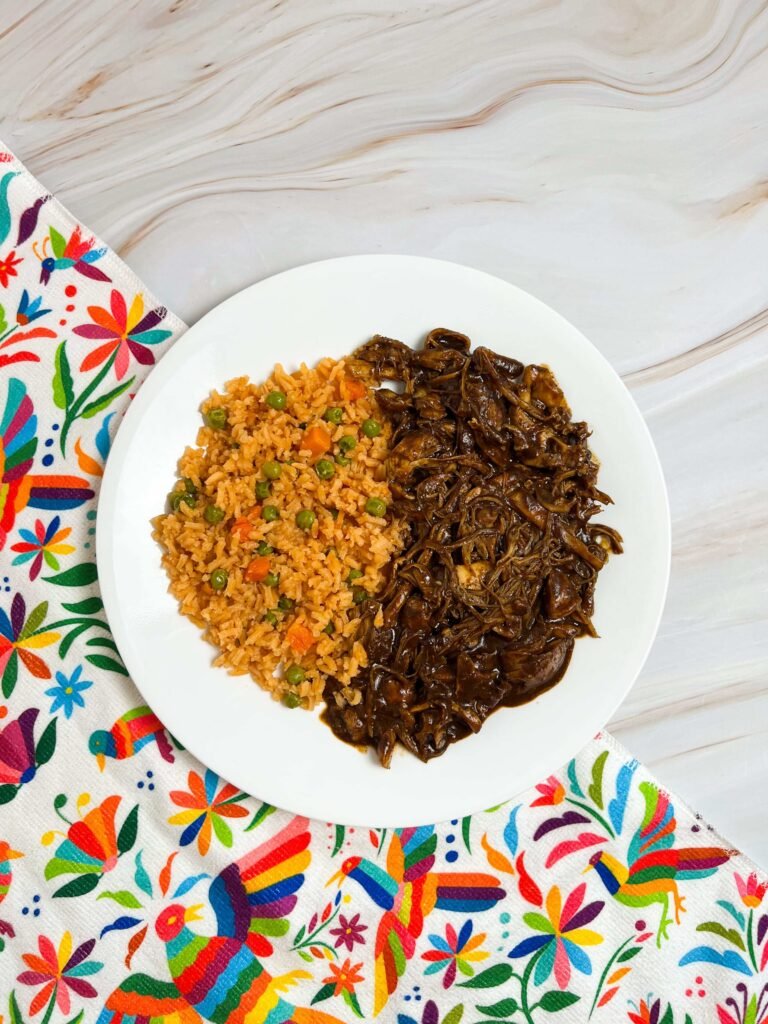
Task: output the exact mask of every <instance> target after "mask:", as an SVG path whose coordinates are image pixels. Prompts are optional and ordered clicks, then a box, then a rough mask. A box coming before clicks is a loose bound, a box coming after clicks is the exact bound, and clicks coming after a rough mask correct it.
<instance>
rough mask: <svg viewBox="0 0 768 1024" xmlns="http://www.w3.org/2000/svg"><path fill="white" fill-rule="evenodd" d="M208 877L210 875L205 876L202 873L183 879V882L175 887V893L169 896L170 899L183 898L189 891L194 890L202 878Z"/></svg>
mask: <svg viewBox="0 0 768 1024" xmlns="http://www.w3.org/2000/svg"><path fill="white" fill-rule="evenodd" d="M210 877H211V876H210V875H207V874H206V873H205V872H203V873H202V874H200V875H192V877H191V878H185V879H184V881H183V882H181V883H180V884H179V885H178V886H177V887H176V891H175V892H174V893H173V894H172V895H171V899H174V900H175V899H178V898H179V896H185V895H186V894H187V893H188V892H189V890H190V889H192V888H194V886H196V885H197V883H198V882H199V881H201V880H202V879H203V878H210Z"/></svg>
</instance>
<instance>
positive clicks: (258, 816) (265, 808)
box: [243, 803, 275, 832]
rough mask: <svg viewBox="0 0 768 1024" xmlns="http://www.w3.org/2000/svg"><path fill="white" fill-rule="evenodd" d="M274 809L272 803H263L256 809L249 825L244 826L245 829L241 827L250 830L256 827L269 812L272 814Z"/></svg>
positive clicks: (245, 830)
mask: <svg viewBox="0 0 768 1024" xmlns="http://www.w3.org/2000/svg"><path fill="white" fill-rule="evenodd" d="M274 811H275V808H274V807H273V806H272V804H268V803H263V804H262V805H261V807H260V808H259V809H258V811H256V813H255V814H254V816H253V820H252V821H251V822H250V824H249V825H247V826H246V828H245V829H243V831H244V832H251V831H252V830H253V829H255V828H258V827H259V825H260V824H261V823H262V821H264V819H265V818H268V817H269V816H270V814H274Z"/></svg>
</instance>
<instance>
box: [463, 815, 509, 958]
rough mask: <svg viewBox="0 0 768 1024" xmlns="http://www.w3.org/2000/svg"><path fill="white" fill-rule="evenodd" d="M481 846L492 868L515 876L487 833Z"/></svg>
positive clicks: (505, 858)
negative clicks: (492, 844) (489, 839)
mask: <svg viewBox="0 0 768 1024" xmlns="http://www.w3.org/2000/svg"><path fill="white" fill-rule="evenodd" d="M480 845H481V846H482V848H483V849H484V850H485V856H486V857H487V859H488V863H489V864H490V865H491V867H492V868H495V869H496V870H497V871H505V872H506V873H507V874H509V875H514V873H515V869H514V867H513V866H512V864H511V863H510V861H509V859H508V858H507V857H505V856H504V854H503V853H501V851H500V850H496V849H495V848H494V847H493V846H491V844H490V842H489V841H488V833H487V832H484V833H483V838H482V839H481V840H480ZM459 967H461V961H459Z"/></svg>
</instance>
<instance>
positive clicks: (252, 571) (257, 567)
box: [245, 556, 269, 583]
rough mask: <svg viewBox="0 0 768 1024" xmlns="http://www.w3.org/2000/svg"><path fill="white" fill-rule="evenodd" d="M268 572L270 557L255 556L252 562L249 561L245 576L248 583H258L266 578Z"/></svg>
mask: <svg viewBox="0 0 768 1024" xmlns="http://www.w3.org/2000/svg"><path fill="white" fill-rule="evenodd" d="M268 572H269V559H268V558H267V557H266V556H265V557H263V558H254V559H253V561H252V562H249V563H248V568H247V569H246V570H245V578H246V581H247V582H248V583H258V582H259V581H260V580H263V579H264V577H265V576H266V575H267V573H268Z"/></svg>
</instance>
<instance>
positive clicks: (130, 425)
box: [95, 253, 672, 827]
mask: <svg viewBox="0 0 768 1024" xmlns="http://www.w3.org/2000/svg"><path fill="white" fill-rule="evenodd" d="M361 262H367V263H368V264H369V266H373V264H375V263H379V264H388V265H393V264H397V263H404V262H405V263H412V264H414V265H424V264H429V265H434V264H438V265H440V266H442V267H444V268H452V269H453V270H454V271H456V270H458V271H461V272H462V273H465V274H469V275H476V276H478V277H480V278H485V279H489V280H490V281H491V282H493V283H494V284H495V285H496V286H498V285H503V286H504V287H505V288H507V289H510V290H512V291H514V292H517V293H518V294H521V295H523V296H525V297H526V298H527V299H530V300H532V301H533V302H534V303H535V304H536V305H537V306H539V307H542V308H543V310H544V311H545V312H546V313H547V315H549V316H550V317H553V318H555V319H556V320H558V321H560V322H561V323H562V324H563V325H564V327H565V328H566V329H568V330H569V331H570V332H572V333H573V334H574V336H578V339H579V344H580V345H582V346H585V347H586V348H587V349H588V350H590V352H591V355H592V357H593V358H594V359H596V360H598V362H600V363H601V364H602V368H603V370H604V371H605V372H607V373H609V374H610V375H611V376H612V377H613V378H614V381H615V382H616V383H618V385H619V386H620V388H621V390H622V392H623V395H624V398H625V400H626V401H627V402H628V403H629V404H630V406H631V407H632V408H633V410H634V413H635V414H636V417H635V418H636V423H637V426H638V427H639V429H640V432H641V433H642V434H643V438H644V441H645V443H646V448H647V451H648V453H649V454H650V455H651V456H652V460H651V466H650V468H651V470H652V471H653V473H654V475H655V477H656V482H657V484H658V487H657V499H660V501H661V506H662V511H663V524H660V525H663V537H661V538H660V541H659V544H660V551H659V554H660V555H661V556H663V582H662V586H661V587H659V588H658V592H657V593H658V596H657V599H656V600H657V608H656V612H655V616H654V619H653V623H652V628H651V629H650V630H649V632H648V638H647V641H646V643H645V646H644V649H643V650H642V656H641V657H638V662H637V668H636V670H635V672H634V674H633V676H632V678H631V679H629V680H628V682H627V683H626V686H625V687H623V688H621V689H619V690H617V695H616V699H615V700H613V701H612V702H611V710H610V713H609V714H608V715H607V717H606V722H607V721H610V719H611V717H612V716H613V715H614V714H615V713H616V711H617V709H618V708H619V707H620V706H621V704H622V703H623V702H624V700H625V699H626V697H627V695H628V694H629V692H630V691H631V689H632V687H633V686H634V685H635V683H636V681H637V678H638V676H639V675H640V672H641V671H642V669H643V667H644V666H645V664H646V662H647V659H648V656H649V654H650V651H651V648H652V646H653V644H654V642H655V640H656V637H657V635H658V630H659V625H660V623H661V619H662V616H663V613H664V608H665V604H666V600H667V596H668V588H669V578H670V571H671V553H672V535H671V513H670V505H669V495H668V490H667V486H666V480H665V477H664V471H663V467H662V464H661V460H660V458H659V454H658V451H657V449H656V445H655V443H654V441H653V437H652V435H651V432H650V429H649V427H648V424H647V423H646V421H645V418H644V417H643V415H642V412H641V411H640V408H639V406H638V405H637V403H636V402H635V399H634V397H633V396H632V393H631V392H630V391H629V389H628V388H627V386H626V385H625V384H624V382H623V380H622V379H621V377H620V375H619V374H618V373H617V371H616V370H615V369H614V367H613V366H612V365H611V363H610V362H609V361H608V359H607V358H606V357H605V356H604V355H603V353H602V352H601V351H600V350H599V349H598V348H597V346H595V345H594V344H593V342H591V341H590V340H589V339H588V338H587V337H586V335H585V334H583V332H582V331H581V330H580V329H579V328H578V327H576V325H574V324H573V323H571V321H569V320H568V319H566V317H564V316H563V315H562V314H561V313H559V312H558V311H557V310H556V309H554V308H553V307H551V306H549V305H548V304H547V303H546V302H544V301H543V300H542V299H539V298H538V297H537V296H536V295H534V294H532V293H531V292H529V291H528V290H527V289H524V288H521V287H520V286H518V285H515V284H514V283H512V282H511V281H507V280H506V279H504V278H502V277H499V276H498V275H495V274H491V273H488V272H487V271H483V270H479V269H477V268H475V267H471V266H467V265H465V264H461V263H456V262H454V261H450V260H442V259H436V258H434V257H429V256H416V255H412V254H402V255H398V254H379V253H366V254H357V255H347V256H339V257H331V258H329V259H323V260H315V261H312V262H310V263H304V264H299V265H297V266H295V267H291V268H288V269H286V270H283V271H280V272H278V273H276V274H273V275H269V276H268V277H265V278H262V279H260V280H259V281H255V282H253V283H252V284H250V285H247V286H246V287H244V288H241V289H239V290H238V291H236V292H234V293H233V294H232V295H230V296H228V297H227V298H226V299H224V300H222V301H221V302H219V303H217V304H216V305H215V306H213V307H212V308H211V309H210V310H208V311H207V312H206V313H205V314H204V315H203V316H202V317H200V318H199V319H198V320H197V321H196V322H195V323H194V324H192V325H190V326H189V327H188V328H187V330H186V331H185V332H184V333H183V334H182V335H181V336H180V337H179V338H177V339H176V341H175V342H174V343H173V344H172V345H171V347H170V348H169V349H168V350H167V351H166V352H164V353H163V355H162V357H161V359H160V360H159V362H158V365H157V366H156V367H155V368H154V369H153V370H152V371H151V372H150V373H149V374H148V376H147V378H146V379H145V380H144V382H143V383H142V384H141V385H140V387H139V389H138V392H137V396H136V398H134V400H133V401H132V403H131V405H130V406H129V408H128V409H127V410H126V412H125V414H124V415H123V417H122V418H121V420H120V423H119V426H118V430H117V433H116V435H115V438H114V440H113V443H112V446H111V449H110V453H109V457H108V459H107V462H106V466H105V470H104V475H103V477H102V481H101V489H100V492H99V499H98V515H97V520H96V536H95V541H96V559H97V566H98V577H99V586H100V591H101V597H102V600H103V602H104V610H105V613H106V616H107V620H108V622H109V624H110V628H111V629H112V633H113V636H114V638H115V641H116V643H117V645H118V649H120V650H121V656H122V650H123V649H125V650H130V644H129V643H128V642H126V643H121V638H127V634H128V627H127V624H126V622H125V620H124V618H123V616H122V614H121V610H120V599H119V597H118V594H117V586H116V580H115V576H114V573H113V572H112V562H113V560H112V557H111V553H112V548H113V542H114V537H113V531H111V530H110V529H109V525H110V524H111V523H112V521H113V519H114V514H115V504H116V497H117V482H118V480H119V476H120V472H121V469H122V466H123V463H124V461H125V458H126V456H127V454H128V451H129V449H130V445H131V442H132V440H133V436H134V433H135V425H138V423H139V422H140V418H141V416H142V414H143V412H144V410H145V408H146V407H147V406H148V404H150V403H151V402H152V401H153V399H154V395H155V392H157V391H158V390H160V389H161V388H162V387H163V386H164V385H165V383H166V381H167V379H168V377H169V376H170V375H172V372H173V369H174V367H175V366H176V365H180V364H181V363H182V361H183V360H184V358H186V357H189V356H190V355H191V354H192V353H193V352H194V351H196V350H197V349H198V348H199V347H200V346H201V345H202V346H205V344H206V343H207V342H206V341H205V331H204V324H205V322H206V321H207V320H208V319H211V318H214V317H216V316H217V315H218V314H219V313H220V311H221V309H222V308H223V307H225V306H227V305H229V304H234V303H236V302H238V301H241V299H242V296H243V295H244V294H245V293H249V292H252V291H256V290H257V289H258V288H260V287H261V286H263V285H265V284H267V283H274V282H276V281H278V280H279V279H282V278H285V277H289V276H297V277H299V276H301V275H302V274H305V273H310V274H311V273H312V272H314V271H318V270H319V269H320V268H326V267H328V266H329V265H331V264H333V265H336V266H337V267H339V268H343V266H344V265H345V264H346V265H349V264H360V263H361ZM198 338H199V341H198ZM190 346H194V348H191V347H190ZM162 366H164V367H165V369H164V370H163V371H162V372H161V370H160V367H162ZM662 549H663V550H662ZM124 660H125V659H124ZM125 665H126V668H127V669H128V672H129V678H130V680H131V681H132V682H133V684H134V685H135V686H136V688H137V690H138V691H139V694H140V695H141V697H142V699H144V700H146V701H147V703H148V704H149V705H150V707H151V706H152V701H150V700H149V699H148V698H147V697H146V696H145V694H144V691H143V689H142V687H141V685H140V684H139V682H138V681H137V680H136V678H135V676H134V673H133V672H132V670H131V665H130V664H129V663H128V660H125ZM601 717H602V716H601ZM604 727H605V723H603V724H602V725H601V726H600V729H599V730H598V733H599V731H600V730H602V729H603V728H604ZM168 729H169V731H170V727H168ZM184 732H186V729H185V728H182V729H181V730H174V735H175V734H177V733H178V735H179V739H180V740H181V742H182V743H183V744H184V747H185V748H186V749H187V750H188V751H189V752H190V753H191V754H192V755H193V756H194V757H196V758H197V759H198V760H201V761H203V758H200V757H199V755H198V754H197V753H196V750H195V748H196V747H198V744H196V743H194V742H193V744H192V746H191V747H190V746H188V744H187V742H186V739H185V737H184V735H182V734H183V733H184ZM593 735H594V734H593ZM589 738H590V737H586V738H585V737H584V736H583V735H582V734H581V733H578V735H577V736H576V738H575V739H574V741H573V742H572V743H568V744H564V747H565V746H567V747H568V748H569V749H570V753H569V755H568V758H566V759H565V760H564V761H563V763H566V762H567V760H568V759H569V758H571V757H573V756H575V754H576V753H578V751H579V750H580V749H582V747H583V746H584V744H585V743H586V742H588V741H589ZM217 762H218V763H217ZM431 763H434V762H431ZM204 766H205V767H209V768H212V769H213V770H214V771H215V772H216V773H217V774H218V775H219V776H220V777H221V778H223V779H229V774H228V769H227V768H225V769H224V770H223V771H222V770H221V762H220V760H219V758H218V757H217V756H215V755H214V756H213V757H211V756H209V755H208V754H206V757H205V759H204ZM424 767H425V769H427V768H428V766H424ZM558 767H559V765H552V767H551V769H550V770H552V771H554V770H557V768H558ZM233 781H234V780H233ZM382 781H383V779H382ZM235 785H238V786H239V788H241V789H243V790H244V792H246V793H248V794H249V795H252V796H254V797H255V798H256V799H262V800H264V799H268V795H264V796H258V795H257V794H254V793H253V792H252V790H251V789H250V787H243V786H240V785H239V784H238V783H237V782H236V781H235ZM528 786H529V783H527V782H526V784H525V785H524V786H522V787H521V788H519V789H517V790H516V791H514V792H510V793H509V794H508V796H507V797H505V798H504V800H512V799H514V798H515V797H516V796H517V795H519V794H520V793H521V792H524V791H525V790H526V789H527V788H528ZM268 789H269V780H268V779H267V778H265V790H268ZM474 792H476V793H477V796H476V799H475V801H474V802H473V804H472V806H466V801H464V802H461V801H458V802H457V809H456V811H455V813H454V812H451V814H450V815H449V814H445V815H443V814H442V813H441V815H440V816H438V817H437V818H435V817H433V818H430V819H429V821H428V822H426V821H425V819H424V816H423V815H421V814H419V815H418V816H415V815H413V814H408V813H407V812H406V813H404V814H402V815H401V816H399V817H398V818H396V819H393V818H391V817H389V816H386V815H385V816H383V817H382V816H377V817H376V820H375V822H374V823H373V824H372V823H371V820H370V819H369V820H361V819H354V818H351V817H348V816H341V817H336V818H335V820H336V823H338V824H344V825H353V826H360V827H397V826H401V827H407V826H410V825H421V824H425V823H430V824H431V823H432V822H433V821H435V820H445V819H446V818H448V817H449V816H450V817H456V816H457V815H465V814H471V813H476V812H477V811H479V810H481V809H482V806H484V804H483V803H482V801H481V798H480V797H481V793H480V787H478V788H477V789H476V790H474ZM270 802H272V801H270ZM281 804H282V805H283V809H290V810H291V811H292V812H295V813H299V814H306V815H308V816H309V817H313V818H315V819H318V818H319V819H320V820H327V819H326V816H325V815H318V813H317V811H316V810H313V809H311V808H307V807H306V801H305V800H304V799H303V797H302V798H300V799H297V800H296V803H295V805H294V806H292V807H290V808H286V807H285V806H284V802H283V801H281Z"/></svg>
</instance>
